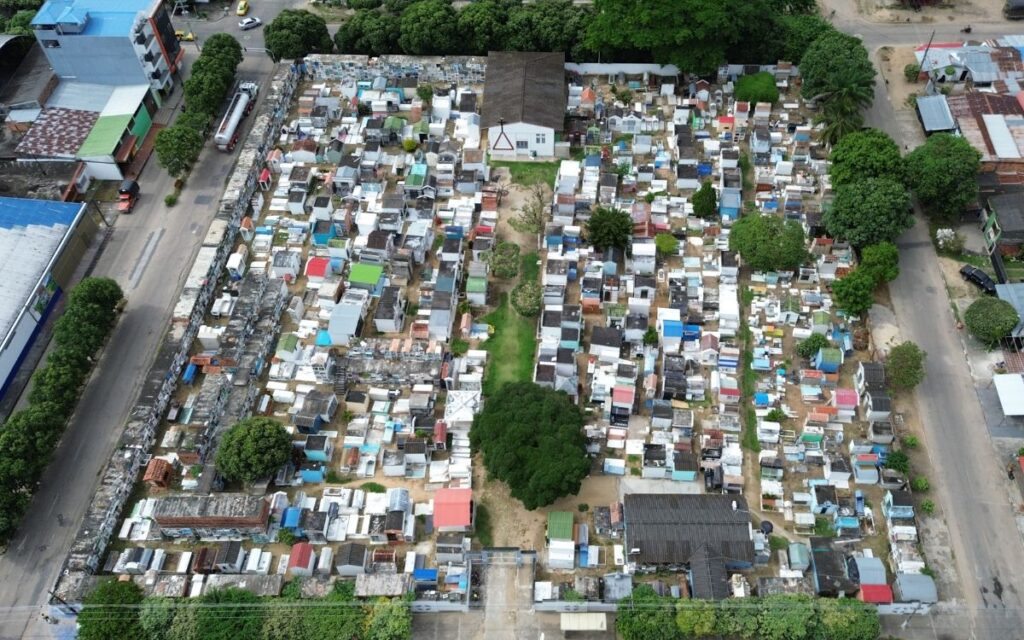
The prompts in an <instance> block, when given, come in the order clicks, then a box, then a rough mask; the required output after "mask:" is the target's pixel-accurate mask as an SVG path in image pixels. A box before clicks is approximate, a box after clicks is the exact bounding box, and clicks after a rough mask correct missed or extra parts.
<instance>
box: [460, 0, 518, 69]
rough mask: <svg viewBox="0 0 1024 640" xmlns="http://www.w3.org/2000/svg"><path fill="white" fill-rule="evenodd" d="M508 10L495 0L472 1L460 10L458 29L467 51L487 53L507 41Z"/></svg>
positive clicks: (500, 46)
mask: <svg viewBox="0 0 1024 640" xmlns="http://www.w3.org/2000/svg"><path fill="white" fill-rule="evenodd" d="M507 21H508V12H507V11H505V7H504V6H502V5H501V4H499V3H498V2H495V0H479V2H471V3H470V4H468V5H466V6H464V7H463V8H462V9H460V10H459V17H458V30H459V34H460V37H461V40H462V43H463V48H464V49H465V51H466V53H469V54H472V55H478V56H483V55H487V52H488V51H496V50H501V49H502V48H503V45H504V43H505V37H506V36H505V33H506V30H507V28H508V27H507V26H506V23H507Z"/></svg>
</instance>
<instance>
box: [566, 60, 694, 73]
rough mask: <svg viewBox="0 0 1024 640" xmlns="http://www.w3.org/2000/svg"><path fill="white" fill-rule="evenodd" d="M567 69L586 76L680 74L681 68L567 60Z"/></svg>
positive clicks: (670, 65) (661, 65)
mask: <svg viewBox="0 0 1024 640" xmlns="http://www.w3.org/2000/svg"><path fill="white" fill-rule="evenodd" d="M565 70H566V71H572V72H574V73H578V74H580V75H584V76H600V75H609V74H618V73H624V74H626V75H627V76H642V75H644V74H645V73H648V74H651V75H655V76H669V77H672V76H678V75H679V68H678V67H676V66H675V65H672V64H643V63H633V64H631V63H628V62H623V63H614V62H583V63H577V62H566V63H565Z"/></svg>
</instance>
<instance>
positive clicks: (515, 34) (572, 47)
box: [459, 0, 591, 55]
mask: <svg viewBox="0 0 1024 640" xmlns="http://www.w3.org/2000/svg"><path fill="white" fill-rule="evenodd" d="M463 11H464V10H463ZM590 19H591V12H590V9H589V8H587V7H580V6H576V5H574V4H573V2H572V0H536V1H535V2H531V3H529V4H520V5H514V6H512V7H511V9H510V10H509V12H508V22H507V23H506V25H505V29H504V34H503V35H504V38H505V40H504V46H505V48H506V49H508V50H510V51H564V52H566V53H567V54H570V55H572V54H573V53H574V52H576V53H577V54H578V53H579V52H580V49H581V48H582V47H581V46H579V41H580V39H581V38H582V37H583V34H584V33H586V30H587V28H588V26H589V24H590ZM459 24H460V25H461V24H462V20H461V18H460V21H459ZM496 44H501V43H500V42H499V43H496Z"/></svg>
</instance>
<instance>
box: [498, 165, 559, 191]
mask: <svg viewBox="0 0 1024 640" xmlns="http://www.w3.org/2000/svg"><path fill="white" fill-rule="evenodd" d="M501 167H504V168H505V169H508V173H509V176H510V177H511V178H512V182H514V183H515V184H518V185H522V186H524V187H532V186H534V185H538V184H540V185H554V184H555V176H557V175H558V163H557V162H513V161H511V160H491V169H492V170H493V169H496V168H501Z"/></svg>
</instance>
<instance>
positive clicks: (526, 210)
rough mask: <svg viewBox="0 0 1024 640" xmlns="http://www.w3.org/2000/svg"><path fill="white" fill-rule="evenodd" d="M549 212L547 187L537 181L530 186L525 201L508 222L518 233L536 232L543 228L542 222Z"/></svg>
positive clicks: (549, 200) (549, 204)
mask: <svg viewBox="0 0 1024 640" xmlns="http://www.w3.org/2000/svg"><path fill="white" fill-rule="evenodd" d="M550 214H551V198H550V197H549V196H548V193H547V188H546V187H545V186H544V185H542V184H540V183H537V184H534V185H533V186H532V187H531V189H530V195H529V196H528V197H527V199H526V202H524V203H523V206H522V207H520V208H519V211H518V213H517V215H516V217H514V218H512V219H510V220H509V221H508V224H509V226H510V227H512V228H513V229H515V230H516V231H518V232H519V233H529V234H537V233H540V232H541V231H543V230H544V224H545V222H547V219H548V216H549V215H550Z"/></svg>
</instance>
